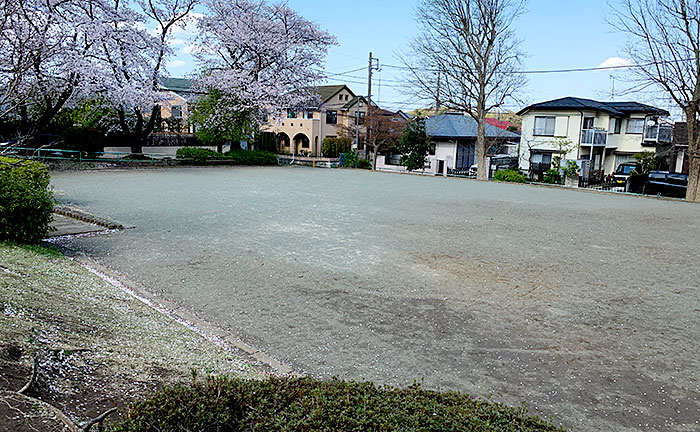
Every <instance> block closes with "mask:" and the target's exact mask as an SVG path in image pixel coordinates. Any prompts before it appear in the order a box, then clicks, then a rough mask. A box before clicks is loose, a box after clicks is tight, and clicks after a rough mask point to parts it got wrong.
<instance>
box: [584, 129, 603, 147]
mask: <svg viewBox="0 0 700 432" xmlns="http://www.w3.org/2000/svg"><path fill="white" fill-rule="evenodd" d="M607 143H608V131H606V130H605V129H598V128H595V129H584V130H582V131H581V145H587V146H594V147H605V145H606V144H607Z"/></svg>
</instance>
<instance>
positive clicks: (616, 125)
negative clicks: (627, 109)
mask: <svg viewBox="0 0 700 432" xmlns="http://www.w3.org/2000/svg"><path fill="white" fill-rule="evenodd" d="M608 130H609V131H610V133H612V134H618V135H619V134H620V131H621V130H622V120H621V119H619V118H615V117H611V118H610V127H609V128H608Z"/></svg>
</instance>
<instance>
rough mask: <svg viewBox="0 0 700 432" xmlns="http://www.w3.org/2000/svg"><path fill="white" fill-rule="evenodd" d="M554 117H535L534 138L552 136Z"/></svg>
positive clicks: (555, 120)
mask: <svg viewBox="0 0 700 432" xmlns="http://www.w3.org/2000/svg"><path fill="white" fill-rule="evenodd" d="M556 122H557V118H556V117H535V130H534V132H533V135H535V136H554V125H555V124H556Z"/></svg>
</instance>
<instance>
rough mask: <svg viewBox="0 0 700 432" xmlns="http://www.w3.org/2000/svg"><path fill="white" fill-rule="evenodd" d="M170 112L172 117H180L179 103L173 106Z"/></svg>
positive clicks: (180, 108)
mask: <svg viewBox="0 0 700 432" xmlns="http://www.w3.org/2000/svg"><path fill="white" fill-rule="evenodd" d="M171 113H172V117H173V118H182V107H181V106H180V105H175V106H173V108H172V111H171Z"/></svg>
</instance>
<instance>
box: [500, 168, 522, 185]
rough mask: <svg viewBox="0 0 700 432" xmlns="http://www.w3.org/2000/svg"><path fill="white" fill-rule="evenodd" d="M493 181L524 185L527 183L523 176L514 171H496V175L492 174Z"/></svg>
mask: <svg viewBox="0 0 700 432" xmlns="http://www.w3.org/2000/svg"><path fill="white" fill-rule="evenodd" d="M493 179H494V180H496V181H501V182H508V183H526V182H527V177H525V176H524V175H523V174H520V172H519V171H518V170H515V169H507V170H502V171H496V174H494V176H493Z"/></svg>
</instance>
